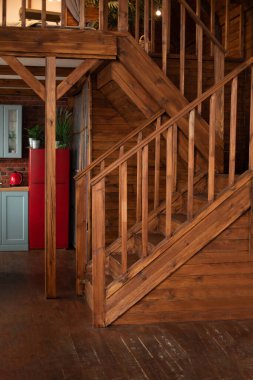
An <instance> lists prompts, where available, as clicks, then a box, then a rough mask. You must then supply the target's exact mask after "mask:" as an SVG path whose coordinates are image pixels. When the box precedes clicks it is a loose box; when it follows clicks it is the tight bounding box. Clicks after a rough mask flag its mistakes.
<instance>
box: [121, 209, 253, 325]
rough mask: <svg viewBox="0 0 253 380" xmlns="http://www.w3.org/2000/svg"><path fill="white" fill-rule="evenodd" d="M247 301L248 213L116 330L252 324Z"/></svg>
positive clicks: (252, 293)
mask: <svg viewBox="0 0 253 380" xmlns="http://www.w3.org/2000/svg"><path fill="white" fill-rule="evenodd" d="M252 301H253V258H252V256H250V255H249V212H247V213H245V214H244V215H243V216H241V217H240V218H239V219H238V220H237V221H236V222H234V223H233V224H232V225H231V226H230V227H229V228H228V229H227V230H225V231H224V232H223V233H221V234H220V235H219V236H218V237H217V238H216V239H214V240H213V241H212V242H210V243H209V244H208V245H207V246H206V247H204V248H203V249H202V250H201V251H200V252H199V253H198V254H197V255H195V257H193V258H192V259H191V260H189V262H188V263H187V264H186V265H184V266H183V267H182V268H180V269H179V270H178V271H177V272H175V273H174V274H173V275H172V276H171V277H170V278H167V279H166V280H165V281H163V282H162V283H161V284H160V285H159V286H158V287H157V288H156V289H154V290H153V291H151V292H150V293H149V294H148V295H147V296H146V297H145V298H143V299H142V300H141V301H140V302H138V303H137V304H136V305H135V306H133V307H132V308H131V309H130V310H129V311H128V312H127V313H126V314H125V315H123V316H122V317H120V318H119V319H118V320H117V321H116V322H115V324H142V323H160V322H170V321H187V320H188V321H189V320H191V321H192V320H215V319H236V318H238V319H240V318H252V317H253V302H252Z"/></svg>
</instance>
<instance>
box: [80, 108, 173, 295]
mask: <svg viewBox="0 0 253 380" xmlns="http://www.w3.org/2000/svg"><path fill="white" fill-rule="evenodd" d="M167 118H168V116H167V114H166V113H165V111H163V110H162V111H159V112H157V113H156V114H155V115H154V116H153V117H151V118H150V119H149V120H148V121H146V122H144V123H142V124H141V125H140V126H139V127H137V128H135V129H134V130H133V131H132V132H130V133H129V134H128V135H126V136H125V137H124V138H123V139H121V140H120V141H118V142H117V143H116V144H114V145H113V146H112V147H111V148H110V149H109V150H107V151H106V152H105V153H104V154H102V155H101V156H100V157H98V158H97V159H96V160H94V161H93V162H92V163H91V164H90V165H89V166H87V167H86V168H85V169H83V170H82V171H80V172H79V173H78V174H77V175H76V176H75V181H76V257H77V260H76V266H77V267H76V272H77V283H76V290H77V294H82V288H83V280H84V274H85V267H86V264H87V262H88V261H89V259H90V252H91V242H90V237H91V233H92V231H91V222H90V220H91V210H90V204H91V196H90V195H91V194H90V188H91V187H90V181H91V179H92V178H93V177H94V176H95V175H97V174H98V173H99V172H100V171H102V170H104V169H105V168H106V167H107V166H108V165H109V163H110V162H111V161H113V160H115V155H116V156H122V154H123V147H125V153H126V152H127V147H129V146H130V147H131V146H133V145H135V144H136V142H140V141H141V139H142V136H146V135H148V134H149V133H151V131H152V130H154V129H155V128H157V126H159V125H160V124H161V120H166V119H167ZM139 159H140V160H139V162H138V164H137V166H138V171H139V172H140V170H141V157H139ZM123 175H124V169H123V172H122V173H121V176H123ZM139 178H140V176H139V175H138V176H137V196H138V199H139V201H138V202H137V206H136V221H137V222H138V221H139V220H140V212H141V209H140V204H141V194H140V188H141V183H140V182H139ZM158 191H159V190H158V189H157V193H158ZM157 199H158V196H157ZM155 206H156V205H155ZM122 212H123V214H124V211H122Z"/></svg>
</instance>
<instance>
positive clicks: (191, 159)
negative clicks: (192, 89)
mask: <svg viewBox="0 0 253 380" xmlns="http://www.w3.org/2000/svg"><path fill="white" fill-rule="evenodd" d="M194 129H195V110H192V111H191V112H190V117H189V135H188V138H189V145H188V194H187V219H188V220H192V218H193V190H194V189H193V183H194V182H193V180H194Z"/></svg>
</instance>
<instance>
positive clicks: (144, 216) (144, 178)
mask: <svg viewBox="0 0 253 380" xmlns="http://www.w3.org/2000/svg"><path fill="white" fill-rule="evenodd" d="M147 255H148V145H145V146H144V148H143V150H142V253H141V256H142V257H145V256H147Z"/></svg>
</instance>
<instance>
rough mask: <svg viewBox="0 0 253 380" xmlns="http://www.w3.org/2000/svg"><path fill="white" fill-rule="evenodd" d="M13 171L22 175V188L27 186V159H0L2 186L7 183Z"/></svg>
mask: <svg viewBox="0 0 253 380" xmlns="http://www.w3.org/2000/svg"><path fill="white" fill-rule="evenodd" d="M14 171H17V172H20V173H22V175H23V182H22V184H23V185H24V186H27V184H28V158H19V159H17V158H15V159H14V158H13V159H11V158H10V159H6V158H4V159H0V182H2V183H3V184H8V183H9V178H10V174H11V173H13V172H14Z"/></svg>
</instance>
